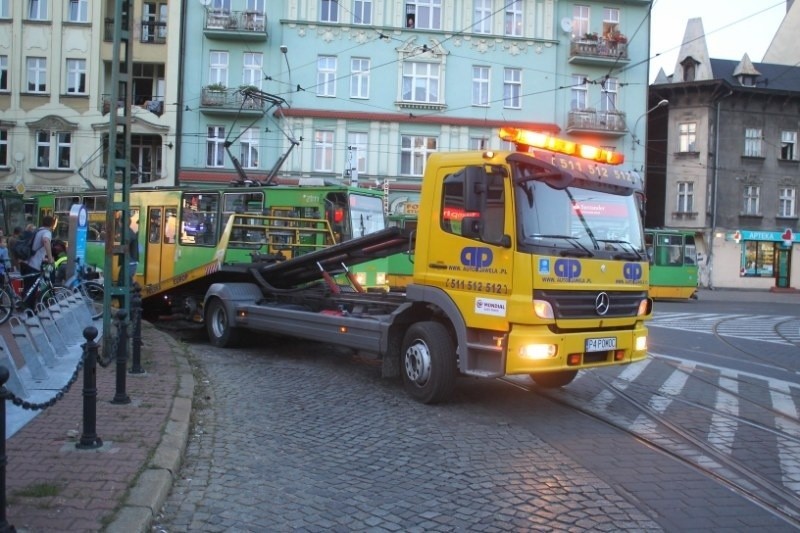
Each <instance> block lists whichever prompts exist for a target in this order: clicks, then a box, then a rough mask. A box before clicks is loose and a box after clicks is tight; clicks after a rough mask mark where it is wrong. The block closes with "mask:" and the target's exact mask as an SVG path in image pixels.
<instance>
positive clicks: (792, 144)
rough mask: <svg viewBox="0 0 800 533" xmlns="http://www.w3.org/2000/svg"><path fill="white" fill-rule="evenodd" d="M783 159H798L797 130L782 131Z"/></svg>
mask: <svg viewBox="0 0 800 533" xmlns="http://www.w3.org/2000/svg"><path fill="white" fill-rule="evenodd" d="M781 159H785V160H786V161H797V132H796V131H782V132H781Z"/></svg>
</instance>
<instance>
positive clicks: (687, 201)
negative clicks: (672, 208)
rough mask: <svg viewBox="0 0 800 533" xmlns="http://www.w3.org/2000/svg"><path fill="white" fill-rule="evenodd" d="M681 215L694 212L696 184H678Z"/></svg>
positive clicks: (685, 182) (688, 182) (681, 182)
mask: <svg viewBox="0 0 800 533" xmlns="http://www.w3.org/2000/svg"><path fill="white" fill-rule="evenodd" d="M677 207H678V208H677V211H678V212H679V213H692V212H694V183H693V182H691V181H679V182H678V206H677Z"/></svg>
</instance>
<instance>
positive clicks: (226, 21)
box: [203, 9, 268, 41]
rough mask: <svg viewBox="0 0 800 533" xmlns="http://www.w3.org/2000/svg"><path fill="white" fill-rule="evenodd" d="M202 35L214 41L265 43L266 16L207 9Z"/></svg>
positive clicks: (252, 12) (254, 13) (249, 12)
mask: <svg viewBox="0 0 800 533" xmlns="http://www.w3.org/2000/svg"><path fill="white" fill-rule="evenodd" d="M203 33H204V34H205V36H206V37H208V38H209V39H216V40H229V41H266V40H267V36H268V34H267V16H266V15H265V14H264V13H258V12H255V11H225V10H217V9H207V10H206V20H205V24H204V25H203Z"/></svg>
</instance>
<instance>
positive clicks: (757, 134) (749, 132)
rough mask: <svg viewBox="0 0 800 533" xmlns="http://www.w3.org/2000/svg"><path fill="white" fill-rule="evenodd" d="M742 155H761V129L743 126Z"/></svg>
mask: <svg viewBox="0 0 800 533" xmlns="http://www.w3.org/2000/svg"><path fill="white" fill-rule="evenodd" d="M744 155H745V157H761V129H760V128H745V130H744Z"/></svg>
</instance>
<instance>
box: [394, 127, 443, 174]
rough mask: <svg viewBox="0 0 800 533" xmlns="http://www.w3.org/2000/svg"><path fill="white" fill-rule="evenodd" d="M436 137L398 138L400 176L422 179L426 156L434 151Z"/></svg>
mask: <svg viewBox="0 0 800 533" xmlns="http://www.w3.org/2000/svg"><path fill="white" fill-rule="evenodd" d="M438 143H439V140H438V139H437V138H436V137H423V136H419V135H402V136H401V137H400V174H401V175H403V176H419V177H422V175H423V173H424V172H425V163H426V162H427V161H428V156H429V155H430V154H432V153H433V152H435V151H436V149H437V146H438Z"/></svg>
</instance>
